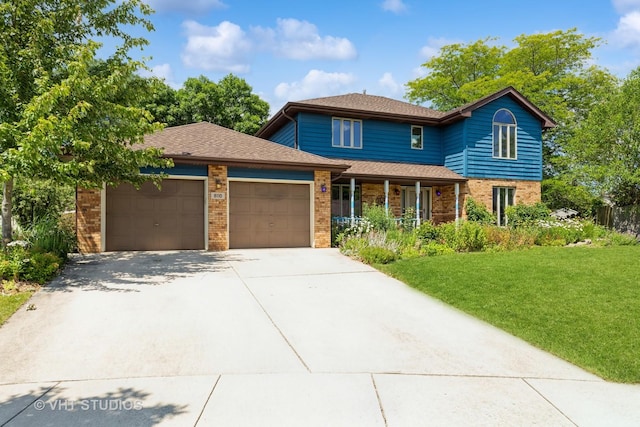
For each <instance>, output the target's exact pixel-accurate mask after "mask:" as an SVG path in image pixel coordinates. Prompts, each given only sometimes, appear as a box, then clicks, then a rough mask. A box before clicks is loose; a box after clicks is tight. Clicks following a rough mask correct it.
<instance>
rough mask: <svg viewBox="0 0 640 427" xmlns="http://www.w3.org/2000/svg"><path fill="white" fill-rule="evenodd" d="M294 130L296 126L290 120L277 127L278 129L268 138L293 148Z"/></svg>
mask: <svg viewBox="0 0 640 427" xmlns="http://www.w3.org/2000/svg"><path fill="white" fill-rule="evenodd" d="M295 132H296V126H295V124H294V123H293V122H291V121H290V122H289V123H287V124H286V125H284V126H283V127H282V128H280V129H278V131H277V132H276V133H274V134H273V135H272V136H271V138H269V139H270V140H271V141H273V142H277V143H278V144H282V145H286V146H287V147H291V148H295V143H296V134H295Z"/></svg>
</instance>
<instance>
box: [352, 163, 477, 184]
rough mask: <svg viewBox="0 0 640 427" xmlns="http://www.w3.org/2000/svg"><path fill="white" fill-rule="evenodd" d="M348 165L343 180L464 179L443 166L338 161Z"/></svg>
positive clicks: (451, 180)
mask: <svg viewBox="0 0 640 427" xmlns="http://www.w3.org/2000/svg"><path fill="white" fill-rule="evenodd" d="M340 162H341V163H345V164H348V165H350V166H351V167H350V168H349V169H347V171H346V172H344V173H343V174H342V176H343V177H345V178H351V177H354V178H369V179H372V178H375V179H390V180H408V181H435V182H438V181H447V182H464V181H466V179H465V178H464V177H462V176H461V175H458V174H457V173H455V172H453V171H452V170H450V169H448V168H446V167H444V166H436V165H417V164H412V163H393V162H374V161H365V160H345V159H343V160H340Z"/></svg>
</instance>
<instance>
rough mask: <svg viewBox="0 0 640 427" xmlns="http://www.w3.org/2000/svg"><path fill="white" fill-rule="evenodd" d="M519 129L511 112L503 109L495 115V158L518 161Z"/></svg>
mask: <svg viewBox="0 0 640 427" xmlns="http://www.w3.org/2000/svg"><path fill="white" fill-rule="evenodd" d="M517 129H518V127H517V124H516V118H515V116H514V115H513V114H512V113H511V111H509V110H506V109H504V108H503V109H501V110H498V111H496V113H495V114H494V115H493V157H498V158H501V159H516V158H517V152H518V149H517V145H518V142H517V141H518V130H517Z"/></svg>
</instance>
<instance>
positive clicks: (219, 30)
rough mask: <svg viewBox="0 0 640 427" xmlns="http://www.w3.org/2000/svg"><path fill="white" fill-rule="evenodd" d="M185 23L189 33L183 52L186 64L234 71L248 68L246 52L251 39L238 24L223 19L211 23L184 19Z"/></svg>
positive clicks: (207, 68)
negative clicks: (203, 23) (217, 22)
mask: <svg viewBox="0 0 640 427" xmlns="http://www.w3.org/2000/svg"><path fill="white" fill-rule="evenodd" d="M182 26H183V27H184V29H185V30H186V34H187V45H186V46H185V47H184V50H183V51H182V55H181V56H182V62H183V63H184V65H185V66H187V67H193V68H200V69H203V70H208V71H224V72H231V73H246V72H248V71H249V61H248V59H247V54H248V53H249V51H250V50H251V42H250V40H249V39H248V38H247V36H246V34H245V33H244V31H242V29H241V28H240V27H239V26H238V25H236V24H234V23H231V22H228V21H224V22H221V23H220V24H219V25H218V26H215V27H209V26H205V25H201V24H198V23H197V22H195V21H185V22H184V23H183V24H182Z"/></svg>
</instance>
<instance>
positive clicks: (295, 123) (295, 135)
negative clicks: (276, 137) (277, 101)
mask: <svg viewBox="0 0 640 427" xmlns="http://www.w3.org/2000/svg"><path fill="white" fill-rule="evenodd" d="M282 115H283V116H284V117H286V118H287V119H289V120H291V121H292V122H293V148H295V149H296V150H299V147H298V121H297V120H296V119H294V118H293V117H291V116H289V115H287V112H286V111H283V112H282Z"/></svg>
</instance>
